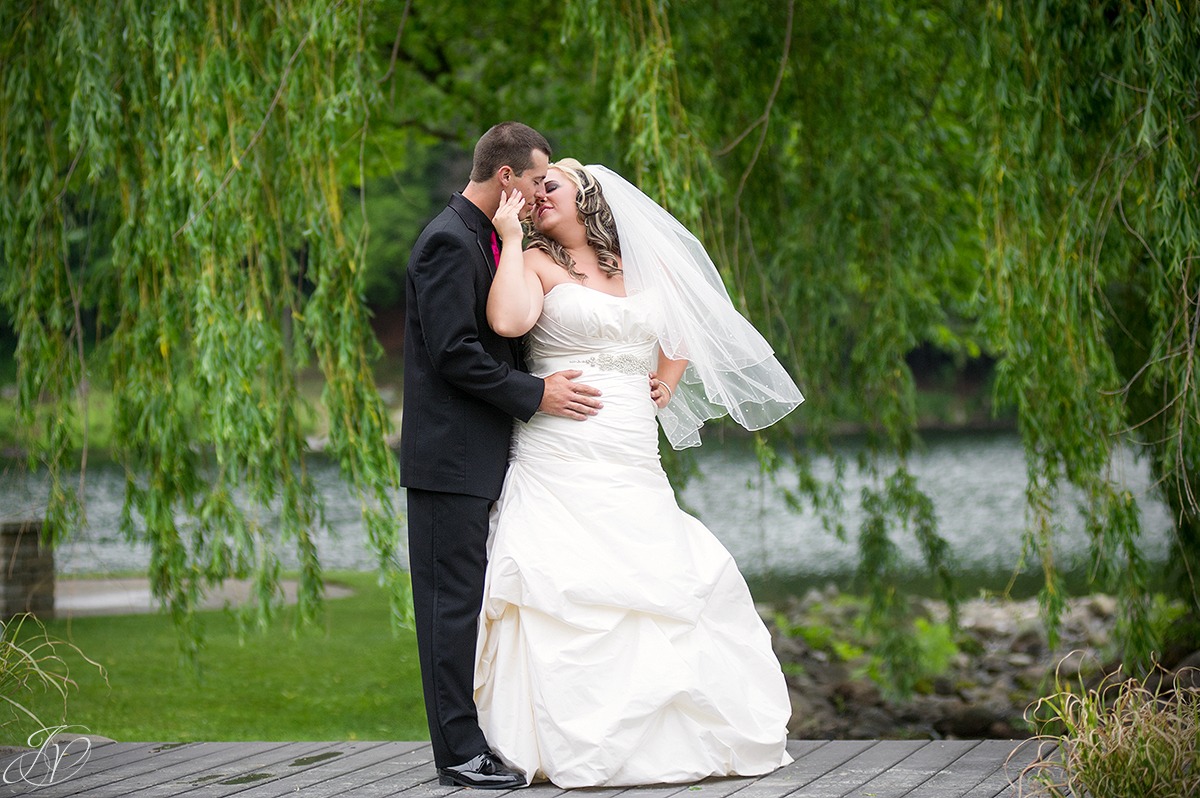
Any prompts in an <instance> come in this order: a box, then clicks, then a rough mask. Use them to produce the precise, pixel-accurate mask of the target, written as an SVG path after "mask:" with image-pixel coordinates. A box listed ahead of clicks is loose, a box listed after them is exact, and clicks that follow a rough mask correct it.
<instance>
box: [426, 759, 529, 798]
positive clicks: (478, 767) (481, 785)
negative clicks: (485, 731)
mask: <svg viewBox="0 0 1200 798" xmlns="http://www.w3.org/2000/svg"><path fill="white" fill-rule="evenodd" d="M438 784H440V785H442V786H443V787H473V788H475V789H477V790H512V789H515V788H517V787H524V786H525V776H524V775H523V774H521V773H518V772H517V771H515V770H513V769H512V768H510V767H507V766H506V765H505V764H504V763H503V762H501V761H500V760H499V759H498V758H497V757H496V755H495V754H493V753H492V752H491V751H484V752H483V753H482V754H480V755H479V756H477V757H475V758H474V759H471V760H469V761H467V762H464V763H462V764H461V765H455V766H454V767H448V768H438Z"/></svg>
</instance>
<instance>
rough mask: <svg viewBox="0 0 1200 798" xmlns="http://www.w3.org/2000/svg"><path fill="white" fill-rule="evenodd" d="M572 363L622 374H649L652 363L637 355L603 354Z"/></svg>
mask: <svg viewBox="0 0 1200 798" xmlns="http://www.w3.org/2000/svg"><path fill="white" fill-rule="evenodd" d="M571 362H572V363H584V364H586V365H588V366H595V367H596V368H598V369H600V370H602V371H615V372H618V373H620V374H635V375H640V374H649V373H650V371H651V369H650V361H649V360H647V359H646V358H644V357H638V356H637V355H628V354H626V355H609V354H605V353H601V354H598V355H592V356H591V357H588V358H576V359H574V360H572V361H571Z"/></svg>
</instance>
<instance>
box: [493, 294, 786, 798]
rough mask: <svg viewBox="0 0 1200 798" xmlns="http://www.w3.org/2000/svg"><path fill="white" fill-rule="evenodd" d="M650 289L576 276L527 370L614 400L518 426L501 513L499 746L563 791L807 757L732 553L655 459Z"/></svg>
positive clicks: (556, 302) (535, 336)
mask: <svg viewBox="0 0 1200 798" xmlns="http://www.w3.org/2000/svg"><path fill="white" fill-rule="evenodd" d="M652 313H653V307H652V305H651V302H650V301H649V300H647V298H646V297H645V295H641V296H635V297H630V298H621V297H614V296H610V295H608V294H604V293H601V292H599V291H595V290H593V289H589V288H586V287H584V286H581V285H577V284H573V283H567V284H563V285H559V286H555V287H554V288H553V289H552V290H551V291H550V293H548V294H547V295H546V300H545V307H544V309H543V311H542V317H541V319H539V321H538V323H537V326H535V327H534V329H533V330H532V331H531V332H530V333H529V335H528V336H527V342H528V346H529V351H528V364H529V367H530V370H531V371H532V372H533V373H534V374H537V375H539V376H545V375H548V374H551V373H553V372H555V371H559V370H562V369H580V370H581V371H583V376H581V377H580V378H579V381H580V382H584V383H587V384H589V385H592V386H594V387H596V388H599V389H600V390H601V391H602V392H603V395H602V397H601V400H602V401H603V403H604V407H603V409H602V410H601V411H600V412H599V413H598V414H597V415H595V416H593V417H591V418H589V419H588V420H586V421H571V420H569V419H563V418H558V417H554V416H547V415H545V414H541V413H539V414H537V415H535V416H534V417H533V419H532V420H531V421H530V422H529V423H527V424H522V423H518V424H517V427H516V430H515V434H514V442H513V449H512V457H511V462H510V464H509V469H508V474H507V477H506V478H505V482H504V489H503V492H502V494H501V496H500V499H499V501H498V502H497V503H496V505H495V507H494V509H493V512H492V526H491V535H490V537H489V540H488V555H489V560H488V570H487V580H486V584H485V588H484V600H483V611H482V614H481V618H480V634H479V644H478V649H477V653H476V663H475V703H476V705H477V706H478V708H479V720H480V726H481V727H482V729H483V732H484V735H485V736H486V737H487V740H488V743H489V744H490V745H491V746H492V748H493V750H494V751H495V752H496V753H498V754H499V755H500V756H501V757H502V758H503V759H504V760H505V761H507V762H508V763H509V764H511V765H513V766H515V767H518V768H520V769H521V770H523V771H524V772H525V773H526V775H527V778H529V779H533V778H535V777H538V778H540V777H542V776H544V777H546V778H548V779H550V781H552V782H554V783H555V784H556V785H558V786H560V787H564V788H566V787H592V786H601V785H609V786H618V785H636V784H653V783H660V782H676V783H678V782H693V781H698V780H700V779H703V778H705V777H708V776H724V775H734V774H738V775H758V774H763V773H768V772H770V771H772V770H774V769H775V768H777V767H779V766H780V765H781V764H786V763H787V762H789V761H791V760H790V758H789V757H788V755H787V753H786V751H785V743H786V736H787V722H788V718H789V716H790V711H791V710H790V702H789V699H788V693H787V687H786V686H785V684H784V679H783V674H782V672H781V671H780V668H779V662H778V660H777V659H776V658H775V655H774V653H773V652H772V650H771V641H770V636H769V635H768V633H767V630H766V628H765V627H764V626H763V623H762V621H761V619H760V618H759V617H758V614H757V612H756V611H755V608H754V605H753V603H752V600H751V597H750V592H749V590H747V588H746V583H745V580H744V579H743V578H742V575H741V574H740V573H739V572H738V569H737V566H736V564H735V563H734V561H733V558H732V557H731V556H730V555H729V552H727V551H726V550H725V548H724V547H723V546H722V545H721V544H720V542H718V541H717V539H716V538H715V537H714V536H713V535H712V533H711V532H709V531H708V529H707V528H706V527H705V526H704V525H703V524H701V523H700V522H699V521H698V520H696V519H695V518H692V517H691V516H689V515H687V514H685V513H684V512H683V511H682V510H680V509H679V506H678V504H677V503H676V501H675V496H674V494H673V492H672V490H671V486H670V484H669V483H668V481H667V478H666V475H665V474H664V473H663V470H662V467H661V465H660V463H659V458H658V427H657V423H656V420H655V409H656V408H655V406H654V403H653V401H652V400H651V399H650V386H649V382H648V380H647V377H646V375H647V373H648V372H649V371H651V370H652V368H653V365H652V362H651V358H652V357H655V356H656V354H657V344H656V337H655V334H654V331H653V327H654V325H653V316H652Z"/></svg>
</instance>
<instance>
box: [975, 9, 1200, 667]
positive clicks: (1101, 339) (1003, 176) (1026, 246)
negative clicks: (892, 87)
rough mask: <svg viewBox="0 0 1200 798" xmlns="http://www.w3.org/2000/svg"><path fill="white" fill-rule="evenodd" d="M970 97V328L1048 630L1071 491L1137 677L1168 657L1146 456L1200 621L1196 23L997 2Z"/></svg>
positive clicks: (1193, 15) (1169, 15) (1198, 15)
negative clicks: (1143, 506)
mask: <svg viewBox="0 0 1200 798" xmlns="http://www.w3.org/2000/svg"><path fill="white" fill-rule="evenodd" d="M980 21H981V23H982V28H981V31H982V32H981V34H980V39H979V44H980V56H981V58H982V59H983V61H984V63H985V65H986V76H985V77H986V79H985V82H984V83H983V84H982V85H981V86H980V91H979V118H980V121H981V130H980V132H981V134H982V139H981V140H982V142H983V143H984V144H985V147H984V148H983V149H982V151H981V155H982V158H983V162H984V169H985V171H984V181H983V183H982V185H983V191H982V193H981V198H982V201H983V202H982V214H981V228H982V231H983V233H984V235H985V236H986V239H985V244H986V252H987V270H986V278H985V280H984V282H983V284H982V285H981V293H980V303H979V311H980V317H981V319H982V322H983V327H984V329H985V330H986V332H987V335H988V338H989V340H990V342H991V343H992V344H993V346H995V347H996V349H997V351H998V352H1000V353H1002V355H1003V358H1002V359H1001V360H1000V363H999V370H998V373H999V378H1000V380H999V384H998V390H999V391H1000V393H1001V394H1002V395H1003V396H1004V397H1005V398H1007V399H1008V400H1009V401H1011V402H1013V403H1015V404H1016V406H1017V409H1018V418H1019V419H1020V427H1021V435H1022V438H1023V439H1024V442H1025V450H1026V452H1027V458H1028V465H1029V508H1030V532H1029V548H1030V549H1031V550H1032V551H1033V552H1034V553H1035V556H1036V557H1037V559H1038V560H1039V561H1040V562H1041V563H1042V565H1043V568H1044V571H1045V574H1046V586H1045V589H1044V590H1043V592H1042V600H1043V603H1044V605H1045V606H1046V608H1047V609H1048V610H1049V611H1050V617H1051V618H1052V619H1053V618H1055V617H1056V615H1057V611H1058V610H1059V608H1061V606H1062V602H1063V591H1062V588H1061V585H1060V580H1059V578H1058V571H1057V567H1056V565H1055V552H1054V532H1055V527H1056V525H1057V523H1058V521H1057V520H1056V513H1055V508H1056V506H1057V505H1058V504H1059V501H1058V500H1059V498H1060V493H1061V489H1062V486H1063V485H1064V484H1069V485H1072V486H1074V487H1075V488H1078V489H1079V490H1080V491H1081V492H1082V497H1083V498H1082V507H1083V511H1084V513H1085V516H1086V518H1087V523H1088V529H1089V531H1090V532H1091V535H1092V548H1093V558H1092V559H1093V562H1094V567H1095V571H1096V584H1097V586H1098V587H1101V588H1105V589H1114V590H1115V591H1116V592H1117V593H1118V594H1119V596H1120V598H1121V623H1120V627H1121V628H1120V630H1119V631H1120V635H1119V637H1120V638H1121V639H1122V640H1123V641H1124V642H1125V643H1126V646H1127V649H1126V651H1127V654H1128V655H1129V656H1130V657H1131V658H1132V659H1134V660H1138V659H1145V658H1146V657H1147V656H1148V655H1149V653H1150V652H1151V651H1154V650H1160V647H1161V644H1162V641H1161V640H1159V639H1157V638H1156V637H1155V636H1154V632H1155V627H1154V626H1153V625H1151V624H1149V623H1147V615H1148V613H1149V610H1150V607H1151V593H1150V591H1149V590H1148V589H1147V586H1148V585H1149V583H1150V582H1151V575H1150V574H1149V573H1148V568H1147V565H1146V562H1145V560H1144V559H1143V557H1142V555H1141V553H1140V549H1139V536H1140V534H1141V527H1140V514H1139V510H1138V498H1139V497H1137V496H1134V495H1132V494H1131V493H1130V492H1129V491H1128V490H1127V489H1125V488H1124V487H1123V486H1122V482H1121V479H1120V477H1121V474H1120V462H1121V458H1120V457H1119V455H1120V454H1121V453H1122V451H1124V450H1126V449H1128V448H1130V447H1132V448H1133V449H1134V451H1135V452H1136V453H1137V454H1139V455H1141V456H1145V457H1148V458H1149V459H1150V463H1151V471H1152V473H1153V475H1154V478H1155V487H1156V490H1157V491H1158V492H1159V493H1160V494H1161V495H1162V496H1163V497H1164V498H1165V499H1166V500H1167V503H1168V505H1169V506H1170V507H1171V509H1172V512H1173V514H1174V517H1175V522H1176V526H1175V533H1176V534H1175V545H1174V550H1173V552H1172V557H1171V562H1172V564H1173V567H1174V568H1175V571H1176V572H1175V574H1174V575H1173V576H1174V579H1175V582H1174V585H1173V591H1172V592H1173V593H1174V595H1176V596H1178V597H1181V598H1183V599H1185V600H1186V601H1187V602H1188V604H1189V605H1190V607H1191V609H1192V610H1193V611H1197V610H1200V590H1198V588H1197V578H1198V577H1200V526H1198V521H1200V516H1198V515H1197V510H1198V507H1197V503H1196V502H1197V500H1196V493H1197V486H1198V483H1197V466H1198V463H1197V456H1198V454H1197V452H1198V451H1200V449H1198V445H1200V423H1198V422H1200V412H1198V411H1200V395H1198V394H1197V389H1196V373H1195V372H1196V367H1197V357H1196V355H1197V352H1196V336H1197V332H1198V331H1200V212H1198V209H1200V192H1198V188H1200V69H1198V68H1197V61H1196V53H1197V52H1200V8H1198V7H1197V6H1196V4H1195V3H1149V4H1145V5H1141V6H1136V5H1130V4H1126V3H1115V2H1113V3H1088V4H1078V3H1069V2H1060V3H1040V4H1035V3H1026V2H992V3H990V4H989V6H988V8H987V12H986V14H984V15H982V19H981V20H980Z"/></svg>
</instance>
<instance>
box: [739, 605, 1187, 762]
mask: <svg viewBox="0 0 1200 798" xmlns="http://www.w3.org/2000/svg"><path fill="white" fill-rule="evenodd" d="M915 606H917V607H918V608H919V611H920V612H922V613H923V614H924V615H925V617H927V618H928V619H930V620H931V621H935V622H936V621H945V620H946V618H947V617H948V613H947V610H946V606H945V604H944V603H942V602H939V601H934V600H920V601H919V603H915ZM760 611H761V613H762V616H763V618H764V620H765V621H766V623H767V627H768V629H769V630H770V632H771V639H772V644H773V646H774V649H775V653H776V656H778V658H779V661H780V664H781V665H782V666H783V670H784V674H785V677H786V679H787V685H788V691H789V693H790V696H791V702H792V720H791V723H790V724H789V726H788V736H789V737H791V738H793V739H839V740H850V739H854V740H875V739H914V738H919V739H1023V738H1027V737H1030V736H1032V735H1033V734H1034V733H1035V731H1034V729H1033V728H1032V727H1031V726H1030V724H1029V723H1027V722H1026V721H1025V714H1026V710H1027V709H1028V708H1029V707H1030V706H1031V705H1033V704H1034V703H1036V702H1037V700H1038V699H1039V698H1042V697H1044V696H1047V695H1050V694H1053V693H1055V692H1058V689H1057V688H1056V686H1055V685H1056V681H1055V679H1056V673H1057V678H1058V680H1059V683H1061V684H1062V685H1064V686H1066V685H1073V686H1074V687H1075V688H1076V689H1078V686H1079V685H1080V684H1081V682H1082V683H1083V684H1085V685H1086V686H1088V687H1092V686H1094V685H1095V683H1096V682H1097V681H1098V680H1099V678H1100V677H1102V676H1103V675H1104V674H1105V673H1110V672H1112V670H1113V669H1114V667H1115V666H1113V665H1112V663H1111V661H1110V649H1111V630H1112V629H1113V627H1114V624H1115V621H1116V613H1117V603H1116V600H1115V599H1113V598H1112V597H1110V596H1107V595H1092V596H1087V597H1083V598H1075V599H1071V600H1069V601H1068V604H1067V609H1066V610H1065V612H1064V613H1063V617H1062V623H1061V629H1060V635H1059V637H1060V639H1059V641H1058V644H1057V645H1056V646H1055V647H1054V648H1053V649H1052V648H1051V647H1050V646H1049V644H1048V642H1047V635H1046V630H1045V626H1044V623H1043V621H1042V618H1041V615H1040V611H1039V607H1038V603H1037V601H1036V600H1032V599H1031V600H1023V601H1014V600H1005V599H992V598H985V599H972V600H969V601H965V602H962V603H961V604H960V610H959V630H958V634H957V635H956V638H955V639H956V641H957V642H958V651H957V652H956V653H954V654H953V655H952V656H951V657H950V662H949V667H948V668H947V669H946V670H945V672H943V673H942V674H940V675H938V676H937V677H935V678H933V679H931V680H929V681H928V683H926V684H923V685H922V686H921V688H920V689H918V690H917V691H916V692H915V693H914V694H913V695H912V696H911V698H908V699H903V700H897V699H891V698H889V697H887V696H886V695H885V694H884V693H883V692H882V691H881V690H880V689H879V687H878V686H877V685H876V684H875V682H873V681H872V680H871V679H870V678H868V677H867V676H866V675H865V674H863V673H862V670H863V658H861V657H859V658H852V659H850V660H849V661H846V660H843V659H841V658H840V657H838V656H836V655H835V654H833V653H831V652H830V651H829V650H827V648H824V647H814V646H813V645H811V644H810V643H809V642H808V641H806V639H805V636H804V635H798V634H794V633H793V634H789V633H787V631H786V630H785V629H783V628H781V626H780V624H781V623H783V624H785V625H786V626H787V627H788V628H790V629H795V628H796V627H799V626H808V625H810V624H815V625H818V626H823V627H826V628H830V627H832V628H838V625H839V624H840V625H841V628H849V627H850V625H851V624H853V622H854V616H855V612H856V608H855V607H854V606H853V605H852V604H851V603H849V602H839V593H838V591H837V589H836V588H835V587H833V586H830V587H828V588H826V589H825V590H824V591H816V590H814V591H810V592H809V593H808V594H807V595H805V596H803V597H794V598H792V599H789V600H787V601H783V602H778V603H775V604H773V605H765V606H760ZM1174 659H1176V660H1177V661H1174V662H1172V661H1168V660H1166V659H1164V661H1163V662H1162V665H1163V667H1164V668H1167V669H1168V670H1172V669H1173V670H1174V672H1176V673H1177V672H1179V671H1180V670H1182V669H1183V668H1195V667H1200V651H1196V652H1191V653H1190V654H1187V653H1185V654H1184V655H1183V656H1176V657H1175V658H1174ZM1189 673H1192V674H1195V673H1196V672H1195V671H1191V672H1189ZM1192 678H1193V680H1194V679H1195V677H1194V676H1193V677H1192Z"/></svg>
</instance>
